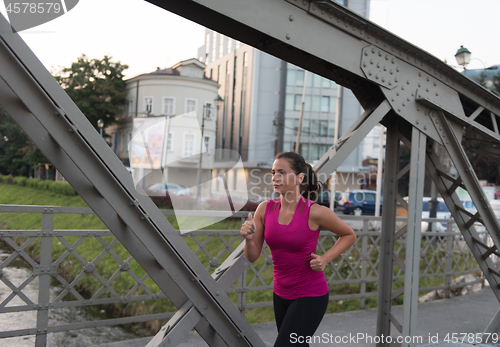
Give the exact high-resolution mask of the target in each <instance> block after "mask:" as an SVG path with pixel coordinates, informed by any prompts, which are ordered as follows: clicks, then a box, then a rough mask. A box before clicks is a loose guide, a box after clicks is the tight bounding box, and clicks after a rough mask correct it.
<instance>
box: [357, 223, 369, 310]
mask: <svg viewBox="0 0 500 347" xmlns="http://www.w3.org/2000/svg"><path fill="white" fill-rule="evenodd" d="M368 222H369V220H368V219H365V220H364V221H363V233H367V232H368ZM368 237H369V236H368V235H366V234H365V235H364V236H363V237H362V238H361V283H360V285H359V287H360V288H359V293H360V294H361V299H359V309H360V310H364V309H365V304H366V266H367V265H368V261H367V260H368Z"/></svg>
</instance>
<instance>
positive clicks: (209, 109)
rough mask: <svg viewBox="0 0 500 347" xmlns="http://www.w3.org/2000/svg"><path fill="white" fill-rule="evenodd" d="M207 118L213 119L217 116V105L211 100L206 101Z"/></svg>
mask: <svg viewBox="0 0 500 347" xmlns="http://www.w3.org/2000/svg"><path fill="white" fill-rule="evenodd" d="M203 111H204V112H205V114H204V116H205V119H213V118H214V116H215V106H214V105H213V104H212V103H211V102H205V107H204V110H203Z"/></svg>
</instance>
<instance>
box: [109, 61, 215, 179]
mask: <svg viewBox="0 0 500 347" xmlns="http://www.w3.org/2000/svg"><path fill="white" fill-rule="evenodd" d="M126 85H127V93H128V97H127V99H128V105H127V106H126V109H125V112H124V114H123V115H122V117H121V118H120V119H119V121H118V122H117V124H116V127H115V128H113V129H111V128H110V129H107V131H108V133H110V134H114V136H115V139H114V147H115V152H116V154H117V156H118V157H119V158H120V159H121V160H122V162H123V163H124V164H125V166H131V167H132V168H133V175H134V179H135V180H136V181H138V182H139V184H140V185H141V186H142V187H143V188H147V187H149V186H151V185H153V184H155V183H162V182H168V183H176V184H180V185H185V186H188V187H192V186H194V185H195V184H194V183H195V182H197V176H198V169H199V168H200V155H201V157H202V158H201V159H202V160H201V175H202V182H204V181H207V180H209V179H210V177H211V170H212V167H213V155H214V148H215V129H216V122H217V117H216V108H215V105H214V100H215V99H217V91H218V88H219V84H218V83H217V82H215V81H213V80H211V79H210V78H207V77H206V76H205V64H204V63H202V62H200V61H199V60H197V59H194V58H193V59H189V60H185V61H181V62H179V63H177V64H175V65H174V66H172V67H171V68H167V69H160V68H158V69H157V70H156V71H153V72H151V73H146V74H142V75H139V76H136V77H133V78H131V79H129V80H127V81H126ZM143 117H148V118H149V117H165V118H166V127H165V128H166V129H165V134H166V133H168V136H165V140H166V143H164V147H163V148H164V152H163V159H164V162H163V164H162V166H163V167H162V168H159V169H150V168H135V169H134V163H131V162H130V153H129V144H130V143H131V141H132V136H133V124H134V119H136V118H143ZM202 125H203V131H202V130H201V126H202ZM202 133H203V135H202ZM205 149H206V150H205ZM200 151H202V152H203V154H200ZM208 187H209V185H208V184H207V185H206V188H208Z"/></svg>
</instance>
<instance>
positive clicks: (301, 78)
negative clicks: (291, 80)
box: [295, 70, 305, 87]
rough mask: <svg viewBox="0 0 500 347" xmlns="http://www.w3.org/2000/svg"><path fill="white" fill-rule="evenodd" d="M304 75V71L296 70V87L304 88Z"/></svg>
mask: <svg viewBox="0 0 500 347" xmlns="http://www.w3.org/2000/svg"><path fill="white" fill-rule="evenodd" d="M304 75H305V72H304V70H297V75H296V78H297V79H296V84H295V85H296V86H297V87H303V86H304Z"/></svg>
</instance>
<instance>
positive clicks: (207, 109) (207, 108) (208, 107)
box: [196, 95, 224, 206]
mask: <svg viewBox="0 0 500 347" xmlns="http://www.w3.org/2000/svg"><path fill="white" fill-rule="evenodd" d="M223 102H224V100H223V99H222V98H221V97H220V96H219V95H217V98H216V99H215V100H214V104H215V109H216V111H217V110H218V109H219V106H220V105H221V104H222V103H223ZM211 110H212V105H210V104H206V105H203V115H202V119H201V139H200V160H199V162H198V179H197V182H198V185H197V189H196V203H197V204H198V206H200V202H201V166H202V160H203V144H204V142H205V139H204V134H205V118H207V115H208V114H209V112H211ZM207 150H208V148H207Z"/></svg>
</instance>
